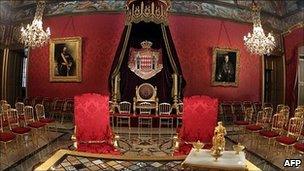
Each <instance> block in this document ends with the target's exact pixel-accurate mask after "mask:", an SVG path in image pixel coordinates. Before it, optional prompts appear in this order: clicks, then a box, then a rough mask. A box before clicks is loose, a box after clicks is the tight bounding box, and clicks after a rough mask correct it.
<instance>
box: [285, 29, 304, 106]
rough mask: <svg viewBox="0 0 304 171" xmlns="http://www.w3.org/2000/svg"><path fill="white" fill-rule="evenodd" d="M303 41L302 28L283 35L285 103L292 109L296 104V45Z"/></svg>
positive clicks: (303, 33)
mask: <svg viewBox="0 0 304 171" xmlns="http://www.w3.org/2000/svg"><path fill="white" fill-rule="evenodd" d="M303 43H304V28H303V27H301V28H297V29H294V30H292V31H291V33H289V34H287V35H285V36H284V49H285V66H286V96H285V103H286V104H287V105H289V106H290V107H291V108H292V109H294V108H295V106H296V105H297V92H296V91H295V89H294V88H295V78H296V72H297V68H298V57H297V51H298V46H299V45H301V44H303Z"/></svg>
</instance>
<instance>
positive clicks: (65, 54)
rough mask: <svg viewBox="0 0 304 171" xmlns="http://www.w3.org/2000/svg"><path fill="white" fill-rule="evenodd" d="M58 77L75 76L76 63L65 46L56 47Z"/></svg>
mask: <svg viewBox="0 0 304 171" xmlns="http://www.w3.org/2000/svg"><path fill="white" fill-rule="evenodd" d="M55 54H56V57H55V58H56V62H57V67H56V68H57V75H58V76H73V73H74V68H75V62H74V59H73V57H72V55H71V54H70V52H69V49H68V47H67V46H66V45H65V44H58V45H57V46H56V47H55Z"/></svg>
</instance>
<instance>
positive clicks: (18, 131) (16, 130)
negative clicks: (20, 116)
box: [12, 127, 31, 134]
mask: <svg viewBox="0 0 304 171" xmlns="http://www.w3.org/2000/svg"><path fill="white" fill-rule="evenodd" d="M12 131H13V132H14V133H16V134H25V133H28V132H30V131H31V128H28V127H16V128H13V129H12Z"/></svg>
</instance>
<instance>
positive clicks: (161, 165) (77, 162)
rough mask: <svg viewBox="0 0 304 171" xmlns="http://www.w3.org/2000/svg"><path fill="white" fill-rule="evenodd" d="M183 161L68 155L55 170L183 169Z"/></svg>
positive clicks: (128, 170) (126, 170) (125, 170)
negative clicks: (131, 159) (108, 158)
mask: <svg viewBox="0 0 304 171" xmlns="http://www.w3.org/2000/svg"><path fill="white" fill-rule="evenodd" d="M181 162H182V161H122V160H106V159H100V158H85V157H78V156H72V155H66V156H65V157H64V158H63V161H62V162H60V163H59V164H58V165H56V166H54V167H53V168H52V169H54V170H80V171H81V170H123V171H131V170H181Z"/></svg>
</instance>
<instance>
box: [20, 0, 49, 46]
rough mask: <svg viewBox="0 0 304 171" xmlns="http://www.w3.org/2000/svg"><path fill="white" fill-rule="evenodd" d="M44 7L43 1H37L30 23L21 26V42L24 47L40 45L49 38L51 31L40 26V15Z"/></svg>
mask: <svg viewBox="0 0 304 171" xmlns="http://www.w3.org/2000/svg"><path fill="white" fill-rule="evenodd" d="M44 8H45V1H38V2H37V8H36V12H35V17H34V20H33V21H32V24H31V25H29V24H28V25H27V26H26V28H24V27H22V28H21V38H20V40H21V43H22V44H24V46H26V47H32V48H35V47H41V46H43V45H44V44H45V43H47V42H48V40H49V39H50V35H51V31H50V28H49V27H48V28H47V29H46V31H44V30H43V27H42V16H43V11H44Z"/></svg>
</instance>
